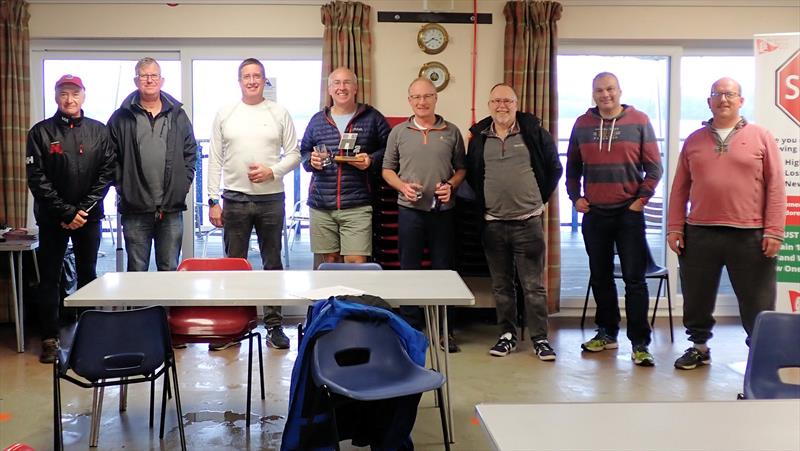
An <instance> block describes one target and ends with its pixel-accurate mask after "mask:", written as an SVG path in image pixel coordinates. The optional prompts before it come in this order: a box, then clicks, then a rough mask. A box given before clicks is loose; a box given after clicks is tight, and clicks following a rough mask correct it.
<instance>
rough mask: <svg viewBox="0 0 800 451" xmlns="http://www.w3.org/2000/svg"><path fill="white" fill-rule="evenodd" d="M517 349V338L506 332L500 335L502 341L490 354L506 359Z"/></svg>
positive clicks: (498, 342) (498, 341) (499, 341)
mask: <svg viewBox="0 0 800 451" xmlns="http://www.w3.org/2000/svg"><path fill="white" fill-rule="evenodd" d="M515 349H517V338H516V337H515V336H513V335H512V334H511V332H506V333H504V334H503V335H500V339H499V340H497V343H496V344H495V345H494V346H492V349H490V350H489V354H491V355H493V356H495V357H505V356H507V355H508V354H510V353H511V351H513V350H515Z"/></svg>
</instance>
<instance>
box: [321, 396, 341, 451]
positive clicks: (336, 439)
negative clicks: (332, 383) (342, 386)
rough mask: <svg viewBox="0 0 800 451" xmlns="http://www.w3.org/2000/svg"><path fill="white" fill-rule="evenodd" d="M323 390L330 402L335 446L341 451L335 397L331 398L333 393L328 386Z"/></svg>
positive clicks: (337, 450)
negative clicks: (334, 403)
mask: <svg viewBox="0 0 800 451" xmlns="http://www.w3.org/2000/svg"><path fill="white" fill-rule="evenodd" d="M320 388H322V390H323V391H324V392H325V398H326V399H327V401H328V407H329V409H328V410H329V412H330V415H331V434H333V444H334V447H335V448H336V451H339V450H340V448H339V425H338V424H339V423H337V422H336V408H335V407H334V405H333V397H331V391H330V390H329V389H328V386H327V385H323V386H322V387H320Z"/></svg>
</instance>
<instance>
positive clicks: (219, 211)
mask: <svg viewBox="0 0 800 451" xmlns="http://www.w3.org/2000/svg"><path fill="white" fill-rule="evenodd" d="M266 82H267V78H266V74H265V72H264V65H263V64H261V62H260V61H258V60H257V59H255V58H248V59H246V60H244V61H242V63H241V64H240V65H239V87H240V88H241V90H242V100H240V101H237V102H236V103H234V104H232V105H229V106H226V107H223V108H221V109H220V110H219V111H218V112H217V115H216V117H215V118H214V124H213V126H212V130H211V147H210V150H209V161H208V179H207V183H208V184H207V189H208V195H209V199H208V204H209V207H210V209H209V213H208V217H209V219H210V220H211V223H212V224H214V225H215V226H217V227H222V228H223V241H224V245H225V255H227V256H228V257H242V258H247V251H248V248H249V243H250V233H251V232H252V230H253V228H254V227H255V230H256V235H257V236H258V248H259V250H260V252H261V262H262V264H263V267H264V269H265V270H280V269H283V264H282V263H281V237H282V235H283V225H284V215H285V206H284V191H283V176H284V175H286V174H289V173H291V172H292V171H293V170H294V169H295V168H296V167H297V166H298V165H299V164H300V150H299V148H298V147H297V137H296V134H295V129H294V123H293V122H292V118H291V116H289V112H288V111H286V109H285V108H283V107H282V106H280V105H278V104H277V103H275V102H272V101H270V100H267V99H265V98H264V86H265V84H266ZM281 148H282V149H283V153H281ZM220 178H221V179H222V185H223V186H222V188H223V190H222V196H221V197H222V199H224V200H225V203H224V209H223V205H222V204H220ZM282 319H283V318H282V317H281V310H280V307H265V308H264V324H265V326H266V327H267V344H268V345H270V346H272V347H274V348H278V349H287V348H288V347H289V339H288V338H287V337H286V334H284V333H283V328H282V326H281V321H282ZM226 347H228V346H227V345H225V346H220V347H219V349H224V348H226Z"/></svg>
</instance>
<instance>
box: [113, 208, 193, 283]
mask: <svg viewBox="0 0 800 451" xmlns="http://www.w3.org/2000/svg"><path fill="white" fill-rule="evenodd" d="M122 234H123V235H124V237H125V252H126V253H127V254H128V271H147V270H148V268H149V267H150V250H151V249H152V248H153V246H155V248H156V269H157V270H159V271H175V270H176V269H177V268H178V261H179V260H180V255H181V240H182V239H183V212H182V211H175V212H172V213H162V214H160V215H159V214H158V213H155V212H154V213H125V214H123V215H122Z"/></svg>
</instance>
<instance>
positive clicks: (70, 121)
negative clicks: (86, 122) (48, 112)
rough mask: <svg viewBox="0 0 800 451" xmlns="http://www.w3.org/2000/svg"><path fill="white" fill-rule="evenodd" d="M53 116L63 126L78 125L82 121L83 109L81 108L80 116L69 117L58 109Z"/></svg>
mask: <svg viewBox="0 0 800 451" xmlns="http://www.w3.org/2000/svg"><path fill="white" fill-rule="evenodd" d="M53 118H55V120H56V123H58V124H59V125H63V126H65V127H79V126H80V125H81V122H82V121H83V109H81V115H80V117H70V116H67V115H65V114H64V113H62V112H61V111H60V110H58V111H56V114H55V115H54V116H53Z"/></svg>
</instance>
